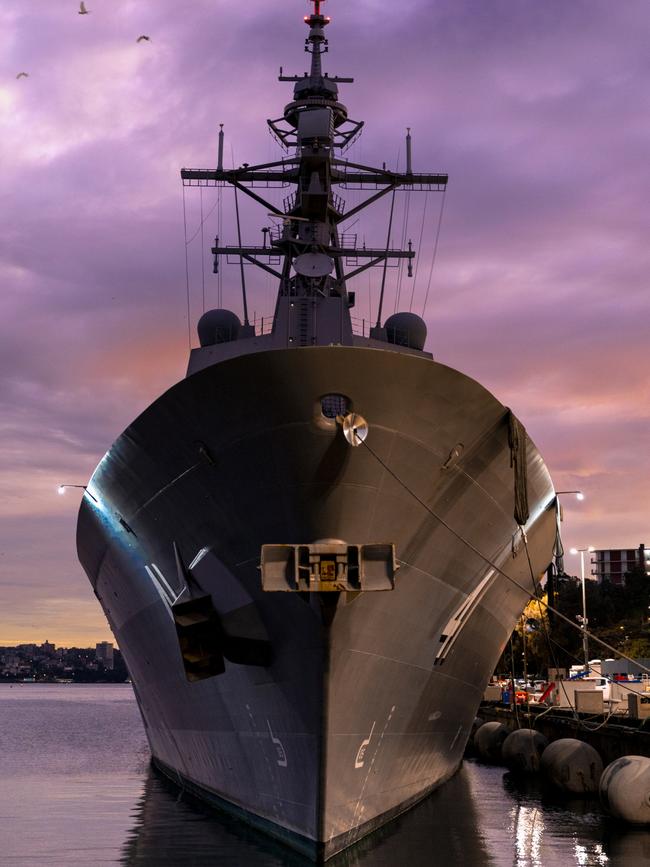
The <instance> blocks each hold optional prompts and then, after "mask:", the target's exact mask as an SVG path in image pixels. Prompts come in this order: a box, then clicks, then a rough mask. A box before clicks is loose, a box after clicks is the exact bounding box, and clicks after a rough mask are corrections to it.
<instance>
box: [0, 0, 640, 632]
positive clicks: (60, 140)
mask: <svg viewBox="0 0 650 867" xmlns="http://www.w3.org/2000/svg"><path fill="white" fill-rule="evenodd" d="M87 6H88V8H89V9H90V14H89V15H86V16H81V15H78V14H77V10H78V4H77V3H76V2H73V0H70V2H66V0H55V2H53V0H3V2H2V6H1V7H0V118H1V126H2V135H1V136H0V165H1V166H2V172H1V174H0V195H1V197H2V198H1V201H2V213H3V215H4V222H3V231H2V233H1V235H0V275H1V281H2V292H1V294H0V305H1V310H0V329H1V338H0V361H1V365H2V367H1V370H2V378H1V380H0V431H1V436H2V441H1V452H0V455H1V463H0V510H1V521H0V588H1V590H2V596H1V603H0V604H1V608H0V644H11V643H17V642H20V641H28V640H35V641H39V642H40V641H43V640H45V639H49V640H51V641H55V642H57V643H60V644H72V643H78V644H79V643H81V644H88V643H93V642H95V641H99V640H103V639H105V638H108V637H109V632H108V628H107V627H106V625H105V623H104V618H103V615H102V613H101V610H100V608H99V606H98V604H97V603H96V602H95V599H94V597H93V595H92V593H91V590H90V585H89V583H88V581H87V579H86V577H85V575H84V574H83V572H82V569H81V567H80V566H79V564H78V563H77V560H76V553H75V524H76V513H77V503H78V497H77V496H76V494H77V493H78V492H75V491H73V490H71V491H68V492H67V494H66V496H63V497H58V496H57V495H56V486H57V484H58V483H60V482H69V483H84V482H86V481H87V479H88V478H89V476H90V475H91V473H92V471H93V469H94V467H95V465H96V463H97V462H98V460H99V459H100V457H101V456H102V454H103V453H104V452H105V451H106V449H107V448H108V446H109V445H110V443H111V442H112V441H113V439H114V438H115V437H116V436H117V435H118V434H119V433H120V432H121V431H122V430H123V429H124V427H125V426H126V425H127V424H128V423H129V422H130V421H131V420H132V418H133V417H134V416H135V415H137V414H138V413H139V412H140V411H142V410H143V409H144V408H145V407H146V406H147V405H148V404H149V403H150V402H151V401H152V400H153V399H154V398H155V397H156V396H157V395H158V394H159V393H160V392H161V391H162V390H164V389H165V388H166V387H168V386H169V385H171V384H172V383H173V382H174V381H176V380H177V379H178V378H180V377H181V376H182V375H183V373H184V369H185V365H186V356H187V343H188V337H187V317H186V300H185V259H184V251H183V247H184V240H183V211H182V195H181V185H180V180H179V175H178V171H179V169H180V167H181V166H187V167H213V166H214V165H215V163H216V146H217V138H216V133H217V130H218V124H219V122H223V123H224V124H225V130H226V157H227V159H226V162H227V163H229V161H231V160H232V158H234V160H235V162H236V164H240V163H242V162H244V161H245V162H249V163H254V162H256V161H258V160H260V161H266V160H268V159H271V158H276V157H279V155H280V153H279V150H277V149H276V148H274V146H273V143H272V141H271V138H270V136H269V135H268V133H267V131H266V128H265V119H266V118H267V117H278V116H279V115H280V114H281V113H282V108H283V106H284V104H285V102H288V101H289V99H290V97H291V90H290V85H286V84H284V85H282V84H279V83H278V82H277V81H276V75H277V72H278V68H279V66H280V65H283V66H284V70H285V72H286V73H293V72H298V73H302V72H303V71H304V70H305V69H306V68H307V61H308V58H307V56H306V55H305V54H304V52H303V40H304V38H305V36H306V35H307V29H306V28H305V26H304V24H303V23H302V16H303V15H304V14H307V12H308V10H309V7H308V5H307V3H303V2H301V0H284V2H283V3H280V2H277V3H268V2H265V3H262V2H260V0H249V2H246V3H239V4H234V3H231V2H226V0H192V3H191V4H185V5H182V7H181V6H179V4H178V3H177V2H176V0H155V2H153V0H110V2H109V0H95V2H93V0H87ZM181 8H182V11H180V10H181ZM325 12H326V13H327V14H329V15H331V16H332V19H333V20H332V24H331V26H330V28H329V31H328V36H329V38H330V43H331V44H330V52H329V54H328V55H326V57H325V68H326V69H327V70H328V71H330V72H331V73H337V74H339V75H353V76H355V77H356V84H355V85H353V86H352V87H350V86H345V85H343V86H341V97H342V100H343V101H344V102H345V103H346V104H347V105H348V108H349V111H350V115H351V116H352V117H353V118H359V119H363V120H365V121H366V128H365V134H364V136H363V137H362V138H361V140H360V141H359V143H358V144H356V145H355V146H354V147H353V148H352V151H351V153H350V157H351V158H352V159H355V160H358V161H362V162H370V163H376V164H381V163H382V162H383V161H386V162H387V163H388V164H389V165H393V166H394V165H395V164H396V161H397V160H398V159H399V160H400V161H401V162H400V164H401V166H402V167H403V165H404V147H403V135H404V129H405V127H406V126H411V127H412V130H413V154H414V169H415V171H425V170H438V171H448V172H449V174H450V183H449V189H448V192H447V195H446V202H445V209H444V217H443V222H442V231H441V236H440V245H439V250H438V255H437V259H436V262H435V268H434V271H433V277H432V281H431V288H430V294H429V304H428V307H427V314H426V318H427V321H428V323H429V343H428V347H427V348H429V349H430V350H431V351H432V352H433V353H434V355H435V357H436V359H438V360H440V361H442V362H444V363H446V364H449V365H452V366H454V367H457V368H459V369H461V370H463V371H464V372H466V373H468V374H469V375H471V376H473V377H475V378H477V379H479V380H480V381H481V382H482V383H483V384H484V385H485V386H487V387H488V388H489V389H490V390H491V391H493V392H494V393H495V395H496V396H497V397H498V398H499V399H500V400H501V401H502V402H503V403H505V404H507V405H508V406H511V407H512V408H513V409H514V410H515V412H516V413H517V415H518V416H519V417H520V418H521V419H522V421H523V422H524V423H525V425H526V426H527V428H528V431H529V433H530V435H531V436H532V438H533V439H534V441H535V442H536V444H537V445H538V447H539V448H540V450H541V451H542V454H543V455H544V457H545V459H546V462H547V464H548V465H549V468H550V470H551V473H552V475H553V478H554V481H555V485H556V488H557V489H558V490H563V489H572V488H581V489H582V490H583V491H584V492H585V495H586V497H587V499H586V500H585V501H584V503H582V504H579V503H575V502H574V501H573V500H572V499H570V498H566V502H565V506H566V508H565V522H564V539H565V546H566V547H567V548H569V547H571V546H572V545H576V546H582V545H589V544H591V545H595V546H596V547H636V546H637V545H638V544H639V543H640V542H642V541H644V542H646V543H650V522H649V502H650V481H649V479H650V472H649V471H650V436H649V430H650V424H649V422H650V419H649V415H650V412H649V409H648V403H649V397H650V394H649V387H648V384H649V380H650V377H649V373H648V369H649V364H648V355H649V350H648V346H649V343H650V341H649V335H650V287H649V285H648V283H649V277H648V275H649V274H650V243H649V237H650V231H649V230H650V217H649V208H648V202H647V198H648V195H649V193H650V177H649V175H650V168H649V166H650V160H649V158H648V155H649V154H650V87H649V81H650V52H649V50H648V45H649V44H650V15H649V13H648V3H647V0H626V2H624V3H612V2H611V0H571V2H566V0H544V2H543V3H540V2H539V0H508V2H505V0H437V2H431V0H400V2H399V3H390V2H379V0H359V2H354V3H351V2H343V0H329V2H328V3H327V5H326V7H325ZM141 34H147V35H149V36H150V37H151V41H150V42H142V43H140V44H137V43H136V39H137V37H138V36H139V35H141ZM21 71H25V72H27V73H29V77H27V78H20V79H16V75H17V74H18V73H19V72H21ZM231 148H232V150H231ZM287 192H288V191H284V195H286V193H287ZM274 195H276V194H274ZM281 195H282V193H281V192H279V193H278V194H277V197H278V199H279V197H280V196H281ZM342 195H343V196H344V197H345V198H347V199H348V204H349V205H350V204H353V203H354V202H355V201H356V198H355V197H356V195H357V194H355V193H346V191H342ZM274 200H277V199H274ZM404 203H405V198H404V196H403V195H402V196H401V197H399V198H398V207H397V212H396V223H395V225H396V227H397V228H396V232H395V235H396V238H395V241H396V243H399V241H400V236H401V233H402V226H403V220H404V207H403V206H404ZM215 204H216V193H215V191H213V190H207V191H206V192H205V194H204V198H203V207H204V214H207V213H208V211H209V210H210V209H211V208H212V207H213V206H215ZM440 205H441V196H440V194H431V195H430V196H429V198H428V199H427V213H426V220H425V221H424V239H423V243H422V255H421V261H420V263H419V266H418V269H417V279H416V281H415V286H414V281H409V280H407V279H406V278H405V277H404V278H403V279H402V281H401V284H400V285H401V293H402V303H401V304H400V306H401V307H403V306H404V303H403V299H404V298H407V304H406V306H407V307H408V304H409V303H410V299H411V293H412V292H413V298H414V305H413V307H414V309H415V310H417V311H418V312H420V311H421V309H422V304H423V301H424V296H425V293H426V287H427V282H428V275H429V270H430V263H431V252H432V248H433V238H434V234H435V228H436V224H437V219H438V214H439V209H440ZM186 206H187V222H188V233H189V236H190V237H191V235H192V234H194V232H196V230H197V228H198V226H199V221H200V206H201V203H200V199H199V194H198V192H197V191H196V190H193V191H189V192H188V195H187V201H186ZM231 208H232V199H231V196H230V195H226V194H224V198H223V215H224V220H223V224H224V231H223V238H224V240H225V241H226V242H234V240H235V235H234V227H233V225H232V223H231V221H230V216H229V215H230V213H231ZM423 208H424V194H420V195H419V196H418V197H416V196H415V195H413V196H412V201H411V208H410V214H409V222H408V227H407V235H408V236H410V237H412V238H413V240H414V243H415V245H416V246H417V245H418V240H419V234H420V231H421V227H422V213H423ZM218 210H219V209H218V208H215V210H214V211H213V213H212V214H211V215H210V217H209V218H208V219H207V220H206V223H205V230H204V231H205V240H206V244H207V243H209V241H210V239H211V238H212V237H213V236H214V235H215V234H216V231H217V213H218ZM385 220H386V210H385V208H383V207H379V206H377V207H376V208H373V209H372V210H371V211H369V212H368V213H367V216H364V217H363V219H362V220H361V221H360V222H359V223H357V224H356V225H355V226H354V227H352V231H354V232H357V233H358V234H359V237H360V239H363V238H365V239H367V241H368V242H369V243H370V242H376V243H381V242H382V239H385ZM244 223H245V228H246V235H247V240H248V241H249V243H256V242H257V239H258V238H259V239H261V235H260V233H259V231H260V229H261V227H262V226H263V225H265V224H267V223H268V218H266V216H265V212H264V210H263V209H257V208H249V207H248V206H246V207H245V208H244ZM199 245H200V233H199V235H198V236H197V237H196V238H195V239H194V240H193V241H192V243H191V244H190V245H189V247H188V250H189V257H190V274H191V289H192V326H194V321H195V319H196V318H197V317H198V315H199V314H200V312H201V307H202V291H203V290H202V274H201V258H200V246H199ZM205 271H206V277H205V292H206V296H207V304H208V305H209V306H215V304H216V298H217V296H216V284H215V281H214V278H213V277H212V274H211V261H210V257H209V256H206V257H205ZM250 280H251V284H252V286H251V294H252V299H251V301H252V303H251V307H252V308H253V309H254V310H256V311H257V313H258V315H260V314H265V315H268V314H269V313H271V312H272V310H273V287H272V285H271V283H270V282H269V280H267V278H266V277H262V278H261V279H255V278H254V277H253V275H252V274H251V275H250ZM370 280H371V281H372V285H373V286H376V285H377V284H378V281H379V273H378V272H377V271H372V272H371V278H370ZM397 282H398V275H397V272H391V292H392V293H394V291H395V288H396V284H397ZM354 288H356V290H357V297H358V299H359V302H358V305H357V309H356V311H355V313H356V314H357V315H358V316H360V317H368V312H369V311H368V290H369V279H368V275H367V274H366V275H363V276H362V277H360V278H359V279H358V281H357V285H356V287H354ZM223 292H224V304H225V305H226V306H234V307H235V309H238V308H239V296H238V275H237V269H236V268H229V269H227V270H226V271H225V273H224V275H223ZM374 304H376V302H374ZM393 305H394V301H393V300H392V298H391V300H390V303H389V312H392V309H393ZM372 309H373V311H374V312H375V313H376V307H375V306H374V305H373V308H372ZM193 331H194V328H193ZM572 559H577V558H571V557H568V558H567V561H568V563H567V568H569V569H570V570H571V567H572V566H573V570H572V571H577V570H578V564H577V563H572Z"/></svg>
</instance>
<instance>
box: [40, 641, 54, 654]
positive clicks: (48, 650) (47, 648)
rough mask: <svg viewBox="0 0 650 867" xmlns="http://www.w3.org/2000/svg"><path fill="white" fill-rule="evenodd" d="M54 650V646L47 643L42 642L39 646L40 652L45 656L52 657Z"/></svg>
mask: <svg viewBox="0 0 650 867" xmlns="http://www.w3.org/2000/svg"><path fill="white" fill-rule="evenodd" d="M55 650H56V644H51V643H50V642H49V641H44V642H43V644H41V651H42V653H44V654H45V655H46V656H53V655H54V651H55Z"/></svg>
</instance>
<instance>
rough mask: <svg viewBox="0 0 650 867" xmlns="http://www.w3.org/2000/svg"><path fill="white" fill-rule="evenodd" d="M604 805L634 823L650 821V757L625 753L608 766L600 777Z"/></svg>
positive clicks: (618, 815)
mask: <svg viewBox="0 0 650 867" xmlns="http://www.w3.org/2000/svg"><path fill="white" fill-rule="evenodd" d="M599 788H600V801H601V803H602V805H603V807H604V808H605V809H606V810H607V811H608V812H609V813H611V814H612V816H616V818H617V819H624V820H625V821H626V822H631V823H632V824H633V825H648V824H650V759H649V758H646V757H645V756H622V757H621V758H620V759H616V761H615V762H612V763H611V764H610V765H607V767H606V768H605V770H604V771H603V775H602V777H601V778H600V787H599Z"/></svg>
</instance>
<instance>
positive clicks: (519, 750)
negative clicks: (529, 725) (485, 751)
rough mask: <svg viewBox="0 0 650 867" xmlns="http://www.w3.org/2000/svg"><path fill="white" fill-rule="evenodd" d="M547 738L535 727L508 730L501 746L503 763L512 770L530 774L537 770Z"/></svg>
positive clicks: (546, 744)
mask: <svg viewBox="0 0 650 867" xmlns="http://www.w3.org/2000/svg"><path fill="white" fill-rule="evenodd" d="M547 746H548V740H547V739H546V738H545V737H544V735H543V734H542V733H541V732H538V731H535V729H517V730H516V731H514V732H510V734H509V735H508V737H507V738H506V739H505V741H504V742H503V746H502V747H501V756H502V758H503V761H504V764H505V765H506V766H507V767H508V768H509V769H510V770H511V771H512V772H513V773H519V774H532V773H535V772H537V771H539V765H540V759H541V757H542V753H543V752H544V750H545V749H546V747H547Z"/></svg>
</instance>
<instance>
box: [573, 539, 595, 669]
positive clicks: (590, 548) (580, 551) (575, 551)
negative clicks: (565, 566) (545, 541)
mask: <svg viewBox="0 0 650 867" xmlns="http://www.w3.org/2000/svg"><path fill="white" fill-rule="evenodd" d="M595 550H596V549H595V548H594V546H593V545H589V546H588V547H587V548H571V553H572V554H580V578H581V580H582V618H581V622H582V650H583V653H584V656H585V674H589V645H588V641H587V623H589V621H588V620H587V594H586V592H585V551H589V552H591V551H595Z"/></svg>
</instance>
